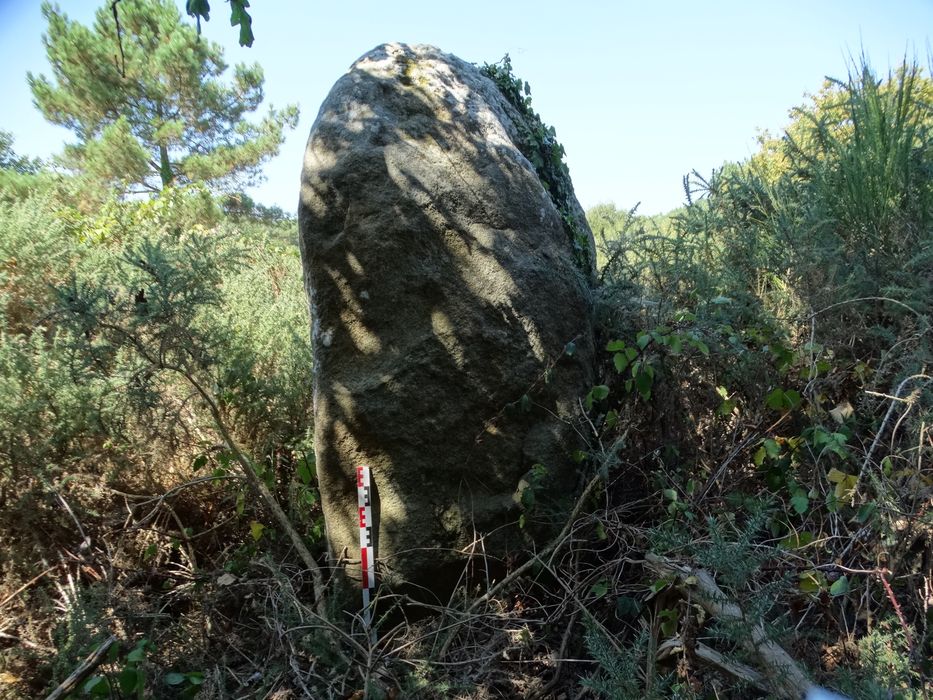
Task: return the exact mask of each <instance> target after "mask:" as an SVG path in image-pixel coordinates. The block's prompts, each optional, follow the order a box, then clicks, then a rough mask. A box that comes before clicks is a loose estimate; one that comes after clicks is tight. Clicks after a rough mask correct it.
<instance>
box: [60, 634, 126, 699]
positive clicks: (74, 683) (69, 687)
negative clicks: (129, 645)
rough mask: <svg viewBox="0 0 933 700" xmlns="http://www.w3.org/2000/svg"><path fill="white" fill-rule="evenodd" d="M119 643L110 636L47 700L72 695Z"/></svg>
mask: <svg viewBox="0 0 933 700" xmlns="http://www.w3.org/2000/svg"><path fill="white" fill-rule="evenodd" d="M116 641H117V638H116V637H114V636H113V635H110V636H109V637H107V639H105V640H104V641H103V642H102V643H101V645H100V646H99V647H97V648H96V649H95V650H94V651H93V652H91V655H90V656H88V657H87V658H86V659H85V660H84V661H82V662H81V664H80V665H79V666H78V667H77V668H76V669H75V670H74V671H72V672H71V674H70V675H69V676H68V678H66V679H65V680H64V681H62V684H61V685H59V686H58V687H57V688H56V689H55V690H53V691H52V692H51V693H49V696H48V697H47V698H46V699H45V700H58V699H59V698H63V697H65V696H67V695H68V694H70V693H71V691H73V690H74V689H75V688H77V687H78V684H79V683H80V682H81V681H83V680H84V679H85V678H87V677H88V676H89V675H91V671H93V670H94V669H95V668H97V667H98V666H100V665H101V663H103V661H104V658H105V657H106V656H107V652H108V651H109V650H110V647H112V646H113V645H114V644H115V643H116Z"/></svg>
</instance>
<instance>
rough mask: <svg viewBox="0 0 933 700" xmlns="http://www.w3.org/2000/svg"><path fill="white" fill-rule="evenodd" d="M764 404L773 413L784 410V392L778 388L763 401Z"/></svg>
mask: <svg viewBox="0 0 933 700" xmlns="http://www.w3.org/2000/svg"><path fill="white" fill-rule="evenodd" d="M765 404H767V406H768V408H770V409H771V410H773V411H780V410H781V409H782V408H784V390H783V389H780V388H778V389H775V390H774V391H772V392H771V393H770V394H768V396H767V398H766V399H765Z"/></svg>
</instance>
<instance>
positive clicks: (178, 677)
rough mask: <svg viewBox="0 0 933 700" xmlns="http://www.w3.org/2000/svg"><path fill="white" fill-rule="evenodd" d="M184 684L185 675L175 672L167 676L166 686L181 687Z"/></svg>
mask: <svg viewBox="0 0 933 700" xmlns="http://www.w3.org/2000/svg"><path fill="white" fill-rule="evenodd" d="M184 682H185V674H184V673H177V672H174V671H173V672H172V673H166V674H165V685H181V684H182V683H184Z"/></svg>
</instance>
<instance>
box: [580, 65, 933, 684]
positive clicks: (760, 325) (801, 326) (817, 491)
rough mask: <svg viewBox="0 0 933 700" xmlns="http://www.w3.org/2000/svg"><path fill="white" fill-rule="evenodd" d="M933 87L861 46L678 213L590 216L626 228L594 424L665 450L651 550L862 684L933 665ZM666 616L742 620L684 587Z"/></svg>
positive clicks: (609, 296)
mask: <svg viewBox="0 0 933 700" xmlns="http://www.w3.org/2000/svg"><path fill="white" fill-rule="evenodd" d="M931 96H933V82H931V80H930V79H929V78H928V77H926V76H924V74H923V73H922V71H921V69H920V68H919V67H917V66H916V65H909V64H904V65H902V66H900V67H899V68H898V69H897V70H895V71H892V72H891V73H890V74H889V75H888V76H887V77H886V78H885V79H883V80H882V79H878V78H877V77H876V76H875V74H874V73H873V72H872V71H871V69H870V68H869V67H868V66H867V64H864V63H863V64H862V65H859V66H856V67H854V68H853V70H852V72H851V74H850V75H849V77H848V78H847V79H845V80H833V81H828V82H827V84H826V85H825V87H824V89H823V90H822V91H821V92H820V93H819V94H818V95H816V96H815V97H814V98H813V100H812V102H811V103H810V104H809V105H806V106H804V107H801V108H799V109H797V110H795V111H794V112H793V122H792V123H791V124H790V126H789V127H788V129H787V131H786V133H785V134H784V135H783V136H782V137H781V138H770V137H765V138H763V139H762V148H761V150H760V152H759V153H757V154H756V155H754V156H753V157H752V158H751V159H749V161H747V162H745V163H741V164H728V165H726V166H724V167H723V168H722V169H720V170H717V171H715V172H714V173H712V175H711V176H709V177H702V176H700V175H699V174H697V173H695V172H694V173H692V174H691V175H690V176H688V177H687V178H685V180H684V184H685V192H686V195H687V200H688V201H687V206H685V207H684V208H682V209H680V210H678V211H676V212H673V213H672V214H671V215H669V216H668V217H665V218H664V219H662V220H661V221H658V220H649V219H645V218H644V217H639V216H637V215H635V213H634V212H630V213H628V214H625V213H623V212H618V211H616V210H614V209H611V208H608V207H601V208H598V209H596V210H593V211H591V212H590V213H589V215H590V219H591V225H592V226H593V229H594V231H596V232H597V240H598V241H599V240H600V236H599V233H600V231H604V232H606V235H605V236H604V237H603V241H602V247H603V250H602V251H601V255H600V261H601V262H602V265H603V266H602V268H601V270H600V277H601V279H602V280H603V287H602V289H601V290H600V292H601V299H602V307H601V309H602V317H603V323H604V327H605V332H606V334H607V335H606V337H605V338H604V340H605V341H606V354H605V361H606V367H605V370H606V380H605V382H606V389H607V392H606V393H607V396H608V399H607V400H606V402H605V403H604V404H601V405H600V406H598V407H597V409H598V414H597V416H596V417H595V418H594V422H595V424H597V425H600V424H604V425H606V426H608V425H614V426H616V427H615V428H614V430H616V431H619V430H621V426H627V429H628V431H629V434H631V433H632V432H634V433H635V434H636V435H637V436H638V437H637V439H636V440H634V441H633V440H632V439H631V438H630V439H629V442H630V443H631V444H630V447H633V448H635V449H636V451H637V452H639V453H641V454H646V455H649V458H648V459H645V458H642V460H640V461H639V462H637V463H636V464H641V465H642V469H643V470H644V472H645V476H644V480H645V483H646V485H647V486H648V487H649V488H650V487H653V488H654V489H656V491H655V493H656V497H655V498H656V501H655V506H654V507H655V508H656V511H655V515H654V516H653V518H652V519H657V521H659V522H660V524H657V522H656V523H655V525H654V526H653V527H652V529H651V532H650V534H649V536H648V538H647V541H646V543H645V544H646V546H647V547H648V548H650V549H651V550H652V551H655V552H658V553H662V554H668V555H671V556H679V557H684V556H688V557H689V558H690V559H691V561H693V562H696V563H697V564H698V565H700V566H701V567H704V568H706V569H707V570H708V571H710V572H713V574H714V575H715V576H716V578H717V580H718V581H719V582H720V584H721V585H724V586H726V590H727V593H728V595H730V596H731V597H732V598H733V599H734V600H736V601H737V602H738V604H739V605H740V606H742V607H743V608H744V610H745V611H746V614H748V615H752V616H753V617H755V618H757V619H761V620H764V621H766V622H767V623H768V625H769V629H771V630H772V633H773V634H777V633H778V632H779V631H780V630H784V634H783V636H782V637H776V638H780V639H783V640H787V639H788V636H787V631H788V628H790V629H796V630H798V632H797V634H796V635H792V636H795V637H796V640H797V641H796V645H797V646H798V648H805V647H806V645H808V644H809V645H817V646H818V645H823V649H824V651H823V652H822V656H821V654H820V653H819V652H816V653H815V658H817V659H818V660H820V661H821V663H818V664H816V665H815V666H812V667H811V672H812V673H813V674H814V675H815V677H816V678H818V679H822V680H823V681H824V682H826V683H829V684H834V683H835V684H837V685H838V687H839V688H840V689H842V690H844V691H846V692H850V693H853V694H855V695H856V696H859V697H861V696H865V697H875V696H878V697H880V696H881V695H880V694H879V693H881V694H883V693H888V694H889V696H890V694H891V693H893V694H894V696H895V697H896V696H898V693H903V694H909V693H910V692H913V691H912V689H913V690H916V689H917V688H919V687H921V686H922V685H923V684H924V682H926V681H928V679H929V677H930V675H931V673H933V668H931V667H930V665H929V661H928V659H929V658H931V657H933V638H931V636H930V634H929V632H928V630H929V629H930V622H931V620H930V619H929V617H928V615H929V613H928V606H927V604H926V603H925V602H924V594H922V593H919V592H918V591H919V590H920V589H921V588H923V586H924V585H928V584H924V583H923V582H924V581H929V564H928V561H926V560H925V559H924V556H925V555H923V554H922V552H924V551H929V548H930V547H931V546H933V521H931V519H930V518H931V515H930V510H929V508H928V503H929V499H930V498H931V497H933V467H931V465H933V460H931V459H930V456H931V452H933V444H931V443H930V442H929V425H930V420H931V418H933V377H931V373H930V371H929V367H930V361H931V359H933V355H931V353H933V332H931V312H933V306H931V300H933V289H931V286H930V285H931V278H933V260H931V251H933V219H931V214H933V190H931V187H933V178H931V173H933V150H931V146H933V144H931V133H933V132H931V128H933V100H931ZM636 406H637V408H636ZM603 413H604V414H605V416H606V418H609V417H610V414H611V419H612V420H604V419H603V417H602V415H601V414H603ZM633 422H634V425H636V426H643V427H641V428H636V429H634V431H633V428H632V425H633ZM924 504H927V505H924ZM655 583H656V584H657V586H661V587H663V586H664V585H670V584H669V583H667V584H665V582H663V581H659V582H655ZM652 590H655V587H652ZM762 603H764V604H762ZM867 610H871V611H872V612H871V616H872V617H871V618H868V617H866V614H867V613H866V611H867ZM656 612H657V614H659V615H661V618H662V619H663V620H664V621H665V624H668V625H669V629H668V633H672V632H674V631H675V629H684V630H694V631H695V630H696V629H697V628H701V629H704V630H705V631H706V632H707V633H708V634H709V635H710V638H711V639H719V640H720V644H722V645H723V647H724V648H725V649H729V648H730V647H731V646H732V645H733V644H734V643H735V640H738V639H740V638H741V637H742V628H741V625H740V626H738V627H735V626H734V625H727V626H722V625H720V626H718V627H717V626H710V625H709V623H708V622H707V621H705V620H704V619H702V616H699V617H698V616H696V615H695V612H691V609H690V607H689V605H685V604H684V603H682V602H678V603H676V604H675V603H672V602H671V601H670V600H667V601H666V602H665V603H664V604H663V607H662V605H661V604H658V609H657V610H656ZM874 619H878V620H881V621H882V623H881V625H882V627H883V629H884V630H886V631H884V632H882V631H881V630H880V629H879V628H876V627H875V626H874V623H873V622H872V620H874ZM675 620H676V621H677V624H676V625H673V624H671V623H672V621H675ZM802 625H805V626H806V629H807V631H808V634H807V635H801V634H800V632H799V630H800V629H801V626H802ZM662 627H663V625H662ZM694 633H695V632H694ZM746 636H747V626H746ZM730 640H732V641H730ZM826 650H830V651H826ZM835 650H845V651H844V653H843V652H839V654H842V655H843V656H845V655H846V654H848V657H847V658H849V659H850V663H849V664H839V663H838V662H837V661H831V659H834V658H836V656H838V655H839V654H837V653H836V651H835ZM834 654H835V655H836V656H834ZM895 658H896V659H897V661H895ZM880 659H884V661H880V662H879V660H880ZM738 661H739V662H744V661H746V659H743V658H739V659H738ZM601 663H602V664H603V666H604V667H605V666H606V663H605V660H604V659H601ZM907 669H914V670H916V673H915V674H913V675H912V674H911V673H910V672H908V670H907ZM882 689H883V690H882ZM902 696H906V695H902Z"/></svg>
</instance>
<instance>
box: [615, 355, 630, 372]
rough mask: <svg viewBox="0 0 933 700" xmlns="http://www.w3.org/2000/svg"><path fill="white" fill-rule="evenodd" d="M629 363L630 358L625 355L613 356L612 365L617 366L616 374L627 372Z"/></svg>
mask: <svg viewBox="0 0 933 700" xmlns="http://www.w3.org/2000/svg"><path fill="white" fill-rule="evenodd" d="M628 362H629V360H628V357H626V356H625V354H624V353H621V352H617V353H616V354H615V355H613V356H612V363H613V364H614V365H615V367H616V372H618V373H619V374H621V373H622V372H624V371H625V368H626V367H628Z"/></svg>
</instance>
